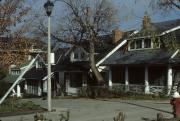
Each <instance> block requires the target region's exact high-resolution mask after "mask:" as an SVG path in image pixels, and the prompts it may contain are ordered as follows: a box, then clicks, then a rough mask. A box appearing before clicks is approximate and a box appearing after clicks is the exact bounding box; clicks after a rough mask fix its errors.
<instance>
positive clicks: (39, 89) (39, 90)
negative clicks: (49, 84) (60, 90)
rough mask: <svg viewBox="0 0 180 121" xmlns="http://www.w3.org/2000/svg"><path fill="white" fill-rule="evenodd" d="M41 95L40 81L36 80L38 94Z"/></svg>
mask: <svg viewBox="0 0 180 121" xmlns="http://www.w3.org/2000/svg"><path fill="white" fill-rule="evenodd" d="M41 95H42V89H41V82H40V81H39V82H38V96H41Z"/></svg>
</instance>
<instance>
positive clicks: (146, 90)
mask: <svg viewBox="0 0 180 121" xmlns="http://www.w3.org/2000/svg"><path fill="white" fill-rule="evenodd" d="M144 77H145V78H144V83H145V93H146V94H148V93H149V78H148V77H149V75H148V66H145V76H144Z"/></svg>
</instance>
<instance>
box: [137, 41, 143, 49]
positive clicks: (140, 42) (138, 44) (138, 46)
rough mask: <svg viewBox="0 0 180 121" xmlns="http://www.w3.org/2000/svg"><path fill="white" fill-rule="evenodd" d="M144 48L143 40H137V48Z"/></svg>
mask: <svg viewBox="0 0 180 121" xmlns="http://www.w3.org/2000/svg"><path fill="white" fill-rule="evenodd" d="M138 48H142V40H137V41H136V49H138Z"/></svg>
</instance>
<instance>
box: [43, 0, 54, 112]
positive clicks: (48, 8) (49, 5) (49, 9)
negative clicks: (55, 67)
mask: <svg viewBox="0 0 180 121" xmlns="http://www.w3.org/2000/svg"><path fill="white" fill-rule="evenodd" d="M53 7H54V4H53V3H52V2H51V1H50V0H48V1H47V2H46V3H45V4H44V8H45V10H46V13H47V16H48V90H47V101H48V111H51V41H50V39H51V37H50V31H51V30H50V20H51V19H50V18H51V17H50V16H51V12H52V9H53Z"/></svg>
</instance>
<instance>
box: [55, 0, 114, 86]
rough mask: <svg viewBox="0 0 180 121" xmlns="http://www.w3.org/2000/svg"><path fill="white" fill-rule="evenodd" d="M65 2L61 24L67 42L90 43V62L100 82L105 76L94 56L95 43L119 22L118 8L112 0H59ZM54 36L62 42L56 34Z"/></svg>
mask: <svg viewBox="0 0 180 121" xmlns="http://www.w3.org/2000/svg"><path fill="white" fill-rule="evenodd" d="M57 1H61V2H63V3H64V4H65V8H66V13H64V14H65V17H64V18H63V19H64V21H63V24H61V26H62V27H61V28H63V30H62V29H61V31H62V32H63V36H64V38H66V40H65V41H66V42H68V43H71V44H76V45H82V46H84V44H82V43H86V44H88V45H89V62H90V67H91V70H92V72H93V75H94V76H95V77H96V80H97V82H98V83H99V84H101V83H104V80H103V77H102V75H101V74H100V72H99V71H98V69H97V67H96V62H95V58H94V53H95V43H96V42H99V41H101V40H99V36H101V35H102V34H105V33H108V32H110V31H111V30H112V29H111V28H112V27H113V26H115V24H117V18H116V17H117V16H116V12H117V11H116V9H115V7H114V5H113V4H112V3H113V2H112V1H111V0H57ZM52 37H54V38H55V39H57V40H58V41H61V42H62V38H60V37H58V36H57V35H55V34H52Z"/></svg>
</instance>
